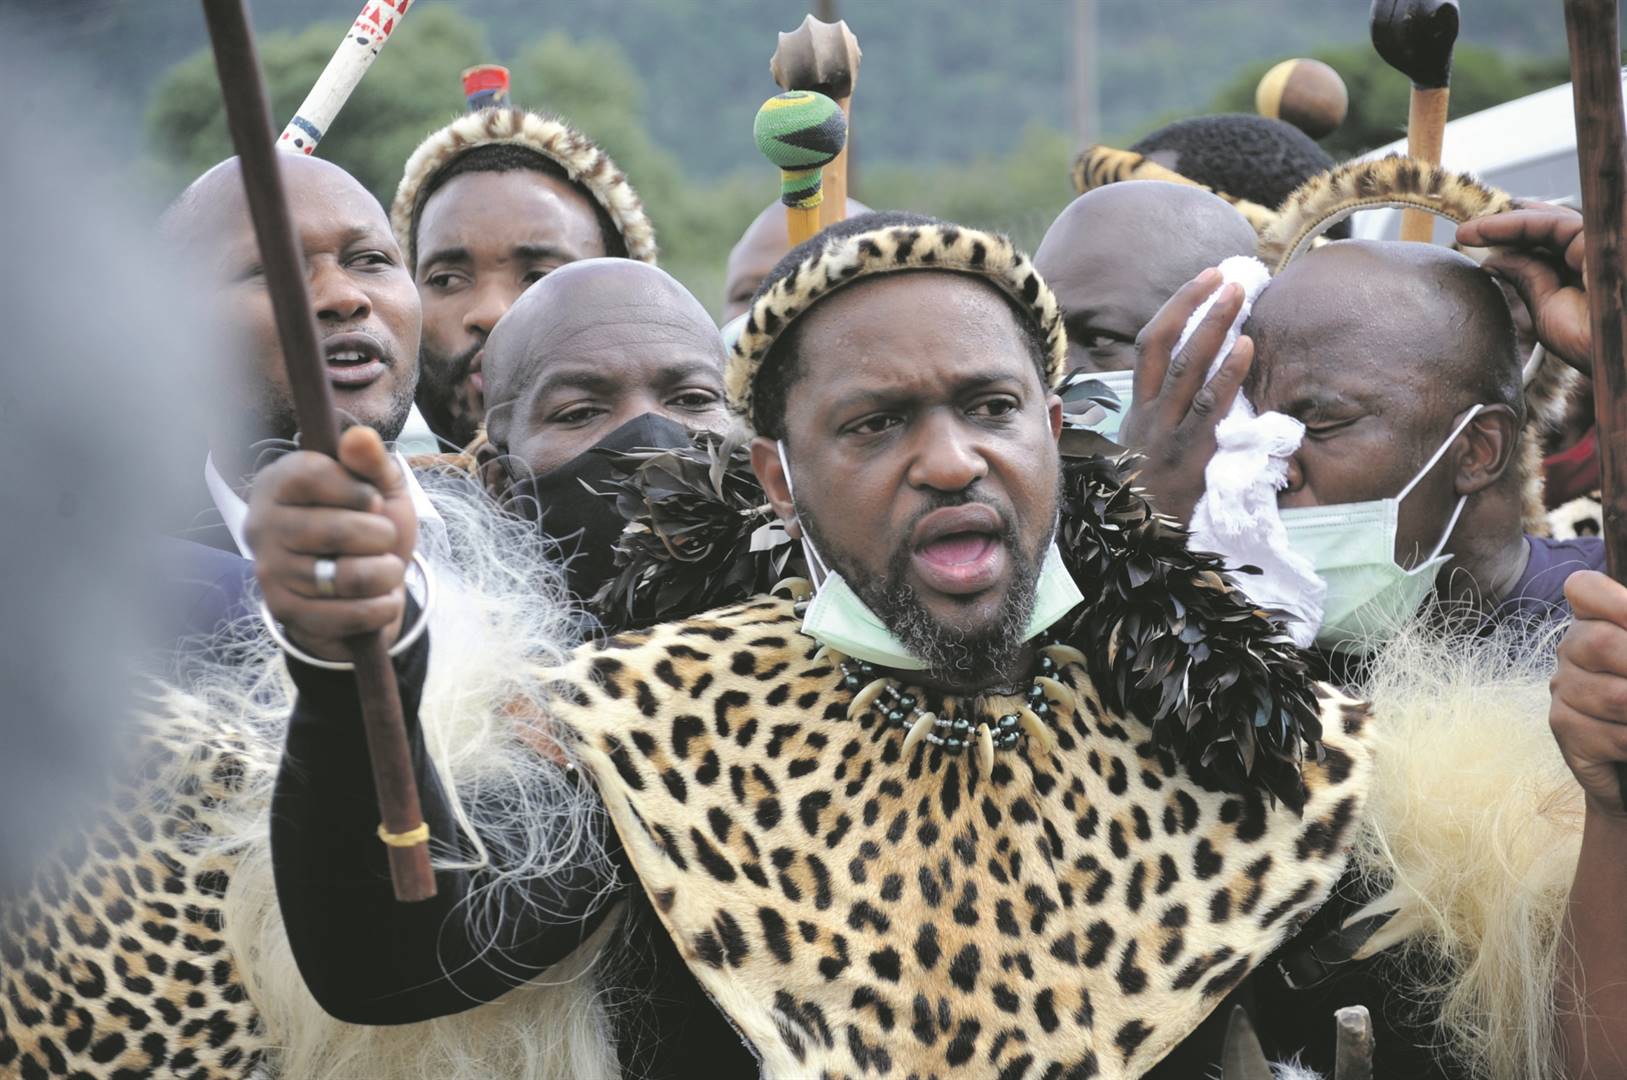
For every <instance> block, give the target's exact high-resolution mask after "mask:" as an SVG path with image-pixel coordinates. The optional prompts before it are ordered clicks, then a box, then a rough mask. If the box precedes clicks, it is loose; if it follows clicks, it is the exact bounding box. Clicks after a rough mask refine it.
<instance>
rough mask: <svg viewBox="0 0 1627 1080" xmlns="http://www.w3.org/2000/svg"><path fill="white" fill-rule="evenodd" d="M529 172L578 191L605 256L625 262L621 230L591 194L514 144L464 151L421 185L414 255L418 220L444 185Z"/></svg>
mask: <svg viewBox="0 0 1627 1080" xmlns="http://www.w3.org/2000/svg"><path fill="white" fill-rule="evenodd" d="M523 170H530V171H531V172H538V173H542V174H543V175H544V176H551V177H553V178H554V179H556V180H563V181H565V183H567V184H570V185H571V186H572V187H573V188H575V189H576V190H577V191H580V192H581V193H582V194H583V195H584V196H586V197H587V200H588V205H589V206H591V207H593V215H594V217H595V218H596V219H597V220H598V222H599V235H600V237H601V238H602V239H603V241H604V251H605V254H606V255H609V256H613V257H615V258H620V259H625V258H626V257H627V241H626V240H624V239H623V238H622V235H621V230H619V229H617V228H616V223H615V222H614V221H612V220H610V213H609V211H607V210H606V209H605V208H604V207H603V206H601V205H600V204H599V200H598V199H595V198H594V197H593V193H592V192H590V191H589V190H588V189H587V188H585V187H583V186H582V185H581V184H579V183H577V182H576V181H575V180H572V179H571V177H570V174H569V173H567V172H566V171H565V168H564V166H562V165H560V164H559V162H557V161H555V160H553V159H552V158H550V157H548V156H547V155H546V154H543V153H540V152H538V151H536V150H533V149H531V148H530V147H528V146H520V145H519V144H517V143H485V144H483V145H481V146H477V147H475V148H474V149H472V150H466V151H464V152H463V153H461V154H459V155H458V156H457V157H455V158H453V159H452V160H451V162H449V163H448V164H447V165H446V166H445V167H444V168H442V169H441V170H440V171H439V172H436V173H433V174H431V175H430V177H429V179H428V180H425V181H424V186H423V190H421V191H420V192H419V193H418V201H417V203H416V204H415V205H414V206H413V210H412V241H413V248H414V253H415V254H416V249H417V246H418V219H419V217H420V216H422V214H423V212H424V207H425V206H427V205H428V204H429V199H430V196H431V195H434V194H435V193H436V192H437V191H439V190H440V189H441V188H443V187H445V186H446V185H447V183H448V182H449V181H451V180H453V179H455V178H456V177H459V176H463V175H464V174H466V173H479V172H492V173H505V172H521V171H523Z"/></svg>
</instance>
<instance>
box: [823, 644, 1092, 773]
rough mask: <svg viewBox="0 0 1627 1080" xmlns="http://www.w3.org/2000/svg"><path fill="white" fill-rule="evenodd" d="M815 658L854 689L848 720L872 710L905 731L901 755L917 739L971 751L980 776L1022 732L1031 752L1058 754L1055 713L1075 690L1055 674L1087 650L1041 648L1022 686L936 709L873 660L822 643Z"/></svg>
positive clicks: (1068, 704) (1065, 709)
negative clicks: (1019, 689)
mask: <svg viewBox="0 0 1627 1080" xmlns="http://www.w3.org/2000/svg"><path fill="white" fill-rule="evenodd" d="M814 660H815V661H816V662H831V663H834V664H835V665H836V666H837V667H838V668H839V669H840V670H841V673H842V686H843V687H844V688H845V689H847V690H849V691H850V692H852V694H853V698H852V700H851V701H850V702H849V703H848V707H847V718H848V719H849V720H855V721H856V720H860V719H862V718H863V717H864V716H865V715H866V714H869V713H875V714H877V715H878V716H879V717H880V718H881V720H882V722H883V723H885V724H886V725H887V726H888V727H890V728H898V729H899V730H902V731H903V732H904V745H903V752H904V753H905V754H908V753H910V752H911V751H913V750H914V749H915V748H916V747H917V746H919V745H920V744H922V743H927V744H929V745H932V746H936V747H938V748H939V749H941V750H943V751H944V752H945V753H947V754H950V755H958V754H961V753H964V752H966V751H973V752H975V754H976V757H977V762H978V766H979V767H980V768H981V769H982V771H983V772H984V773H985V774H986V773H988V772H990V771H992V770H993V768H994V754H995V751H996V750H1011V749H1014V748H1015V747H1016V746H1017V743H1018V742H1019V741H1020V740H1021V739H1023V738H1024V737H1026V738H1027V739H1028V742H1029V745H1030V747H1032V748H1033V750H1034V751H1035V752H1036V753H1039V754H1042V755H1045V756H1050V755H1051V754H1053V753H1055V752H1056V747H1057V739H1056V729H1055V728H1054V726H1053V721H1054V719H1055V717H1056V715H1057V714H1058V713H1061V714H1064V715H1072V714H1074V713H1076V712H1078V711H1079V708H1080V706H1079V698H1078V695H1076V694H1075V693H1074V691H1073V689H1072V688H1071V687H1070V686H1068V685H1067V684H1066V683H1065V682H1063V681H1062V680H1061V679H1060V678H1057V676H1058V675H1060V674H1061V672H1062V670H1063V669H1064V668H1067V667H1071V666H1073V665H1076V664H1077V665H1083V663H1084V660H1085V656H1084V654H1083V653H1081V652H1080V651H1079V650H1078V649H1075V648H1073V647H1072V646H1070V645H1061V644H1050V645H1044V646H1041V647H1040V649H1039V651H1038V654H1037V655H1036V658H1035V668H1036V671H1035V673H1034V675H1033V678H1032V680H1031V682H1030V683H1029V686H1028V689H1027V690H1026V691H1025V692H1023V693H1021V694H1016V695H982V696H978V697H974V698H944V699H943V701H942V703H941V705H940V706H939V707H938V708H937V709H931V708H928V706H927V702H926V695H925V694H924V693H923V692H921V691H919V690H917V689H915V688H912V687H909V686H907V685H906V684H905V683H904V682H903V681H902V680H900V679H899V678H897V677H896V676H893V675H889V674H885V673H883V671H882V670H881V669H879V668H877V667H876V665H874V664H871V663H868V662H866V661H863V660H855V659H853V658H852V657H848V656H844V655H842V654H841V653H839V652H837V651H836V650H834V649H831V648H829V647H828V646H821V647H820V648H819V650H818V651H817V652H816V653H815V654H814Z"/></svg>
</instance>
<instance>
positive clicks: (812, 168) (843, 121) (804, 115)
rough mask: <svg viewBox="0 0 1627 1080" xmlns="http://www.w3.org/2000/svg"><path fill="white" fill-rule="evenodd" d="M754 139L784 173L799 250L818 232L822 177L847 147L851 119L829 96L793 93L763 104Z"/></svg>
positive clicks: (789, 227) (783, 195) (790, 228)
mask: <svg viewBox="0 0 1627 1080" xmlns="http://www.w3.org/2000/svg"><path fill="white" fill-rule="evenodd" d="M752 134H753V135H754V136H756V139H757V149H758V150H760V151H762V154H763V156H764V157H766V158H767V159H768V160H769V161H771V162H773V163H774V164H775V165H777V166H778V167H779V170H780V201H781V202H782V203H784V204H785V226H786V232H787V233H789V234H790V238H791V246H792V247H796V246H797V245H798V244H800V243H802V242H803V241H804V240H807V239H808V238H810V237H811V236H813V235H814V234H815V233H817V232H818V231H819V204H820V203H821V202H823V201H824V197H825V190H824V183H823V177H822V173H823V171H824V168H825V166H826V165H827V164H829V163H830V161H831V160H832V159H833V158H835V157H836V155H837V154H840V153H841V152H842V147H844V146H845V145H847V118H846V117H844V116H843V115H842V110H841V108H840V107H838V106H837V104H836V102H834V101H832V100H831V99H830V98H828V97H826V96H825V95H824V94H816V93H814V92H813V91H811V90H793V91H788V92H786V93H784V94H776V95H775V96H774V97H771V98H769V99H768V100H767V101H765V102H763V107H762V108H761V109H758V110H757V119H756V121H755V122H754V123H753V124H752Z"/></svg>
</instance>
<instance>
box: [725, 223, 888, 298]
mask: <svg viewBox="0 0 1627 1080" xmlns="http://www.w3.org/2000/svg"><path fill="white" fill-rule="evenodd" d="M869 212H870V208H869V207H868V206H866V205H864V204H863V203H861V202H860V201H859V200H857V199H849V200H847V215H846V216H847V217H858V216H859V215H860V214H868V213H869ZM790 250H791V235H790V233H788V232H786V229H785V205H784V204H783V203H780V202H772V203H769V204H768V206H767V207H765V208H764V209H763V212H762V213H760V214H758V215H757V216H756V217H755V218H753V219H752V222H751V224H750V225H748V226H746V231H745V232H744V233H743V234H742V235H741V237H740V239H739V240H738V241H737V242H736V243H735V245H734V248H733V249H732V250H731V251H730V252H729V262H728V266H727V268H726V269H725V270H724V272H723V321H724V322H728V321H729V320H730V319H732V318H734V317H735V316H737V315H744V314H745V313H746V308H747V307H748V306H749V305H750V304H751V298H752V295H753V294H754V293H756V291H757V286H758V285H760V284H762V281H763V279H764V278H766V277H767V276H768V275H769V273H770V271H772V270H773V269H774V267H775V265H776V264H778V263H779V261H780V260H781V259H783V258H785V256H786V254H787V253H789V252H790Z"/></svg>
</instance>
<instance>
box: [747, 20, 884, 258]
mask: <svg viewBox="0 0 1627 1080" xmlns="http://www.w3.org/2000/svg"><path fill="white" fill-rule="evenodd" d="M862 56H863V53H861V52H860V51H859V40H858V38H856V37H854V36H853V31H852V30H850V29H848V26H847V23H845V22H835V23H832V22H823V21H821V20H819V19H816V18H814V17H813V16H812V15H809V16H807V17H806V18H804V19H803V20H802V25H801V26H798V27H797V28H796V29H795V30H793V31H791V32H790V33H789V34H781V35H780V37H779V45H778V47H777V48H775V50H774V56H773V57H772V58H771V59H770V60H769V62H768V71H769V74H770V75H773V76H774V81H775V82H776V83H779V85H780V89H782V90H812V91H814V92H815V93H819V94H824V95H825V96H826V97H828V98H830V99H832V100H833V101H835V102H836V104H837V106H838V107H839V108H840V109H841V110H842V118H843V119H844V120H846V121H847V125H848V143H845V144H843V146H842V152H841V153H840V154H837V155H836V157H835V159H834V160H833V161H831V163H830V164H829V165H826V166H825V173H824V185H825V198H824V201H823V202H822V203H820V204H819V226H820V228H824V227H826V226H828V225H834V224H835V223H836V222H838V221H841V220H842V219H843V218H845V217H846V216H847V176H848V167H847V163H848V150H849V145H850V144H851V142H852V137H853V88H854V86H856V85H857V84H858V81H859V59H860V57H862Z"/></svg>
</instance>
